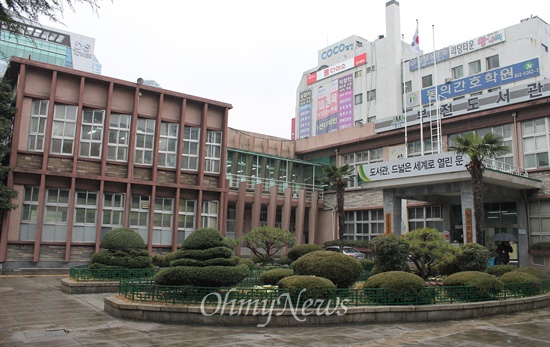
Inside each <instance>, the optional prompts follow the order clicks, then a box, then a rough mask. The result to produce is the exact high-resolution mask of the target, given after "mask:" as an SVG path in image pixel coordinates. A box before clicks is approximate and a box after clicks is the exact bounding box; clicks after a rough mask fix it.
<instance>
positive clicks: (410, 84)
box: [405, 81, 413, 93]
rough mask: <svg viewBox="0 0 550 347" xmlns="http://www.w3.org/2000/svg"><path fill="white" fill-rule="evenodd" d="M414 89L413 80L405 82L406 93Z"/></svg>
mask: <svg viewBox="0 0 550 347" xmlns="http://www.w3.org/2000/svg"><path fill="white" fill-rule="evenodd" d="M412 90H413V87H412V81H407V82H405V93H410V92H412Z"/></svg>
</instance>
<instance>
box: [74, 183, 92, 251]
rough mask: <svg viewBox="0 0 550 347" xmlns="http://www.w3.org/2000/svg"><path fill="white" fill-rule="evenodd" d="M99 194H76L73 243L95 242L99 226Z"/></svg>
mask: <svg viewBox="0 0 550 347" xmlns="http://www.w3.org/2000/svg"><path fill="white" fill-rule="evenodd" d="M97 195H98V193H97V192H94V191H81V192H76V200H75V206H74V226H73V236H72V241H73V242H95V234H96V226H97Z"/></svg>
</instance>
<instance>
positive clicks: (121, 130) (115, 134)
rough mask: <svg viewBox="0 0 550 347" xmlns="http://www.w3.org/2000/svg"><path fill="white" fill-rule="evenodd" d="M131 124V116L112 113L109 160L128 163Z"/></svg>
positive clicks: (108, 150) (108, 149)
mask: <svg viewBox="0 0 550 347" xmlns="http://www.w3.org/2000/svg"><path fill="white" fill-rule="evenodd" d="M131 122H132V120H131V116H130V115H127V114H118V113H111V119H110V121H109V140H108V141H109V143H108V148H107V159H109V160H115V161H123V162H127V161H128V144H129V140H130V125H131Z"/></svg>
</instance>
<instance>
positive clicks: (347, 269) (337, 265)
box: [293, 251, 363, 288]
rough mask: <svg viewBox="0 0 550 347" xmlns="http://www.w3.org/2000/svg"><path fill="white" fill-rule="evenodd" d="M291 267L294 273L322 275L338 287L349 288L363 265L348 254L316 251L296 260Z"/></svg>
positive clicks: (359, 273)
mask: <svg viewBox="0 0 550 347" xmlns="http://www.w3.org/2000/svg"><path fill="white" fill-rule="evenodd" d="M293 269H294V273H295V274H296V275H306V276H318V277H324V278H327V279H329V280H330V281H332V283H334V285H336V287H338V288H349V287H350V286H351V285H353V283H355V281H356V280H357V278H359V276H360V275H361V271H362V270H363V267H362V266H361V264H360V263H359V261H358V260H357V259H355V258H354V257H350V256H349V255H345V254H343V253H338V252H330V251H316V252H311V253H308V254H306V255H303V256H302V257H300V258H299V259H298V260H296V261H295V262H294V263H293Z"/></svg>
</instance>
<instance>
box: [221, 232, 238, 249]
mask: <svg viewBox="0 0 550 347" xmlns="http://www.w3.org/2000/svg"><path fill="white" fill-rule="evenodd" d="M223 245H224V246H225V247H227V248H229V249H230V250H232V251H234V250H235V247H237V240H235V239H232V238H230V237H227V236H226V237H224V238H223Z"/></svg>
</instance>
